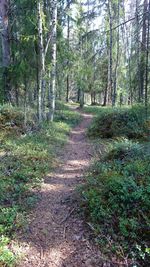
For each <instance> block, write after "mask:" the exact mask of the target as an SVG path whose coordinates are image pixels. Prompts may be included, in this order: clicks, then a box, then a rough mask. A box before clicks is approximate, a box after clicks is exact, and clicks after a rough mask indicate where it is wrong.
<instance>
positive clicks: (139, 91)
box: [135, 0, 141, 102]
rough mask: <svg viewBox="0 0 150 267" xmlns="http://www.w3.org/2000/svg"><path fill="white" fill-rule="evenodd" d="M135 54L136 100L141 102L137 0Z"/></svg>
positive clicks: (137, 9) (137, 1)
mask: <svg viewBox="0 0 150 267" xmlns="http://www.w3.org/2000/svg"><path fill="white" fill-rule="evenodd" d="M135 18H136V45H137V47H136V55H137V79H138V84H137V89H138V101H139V102H141V88H140V44H139V41H140V23H139V0H136V13H135Z"/></svg>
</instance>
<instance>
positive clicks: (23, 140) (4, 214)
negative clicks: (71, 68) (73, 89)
mask: <svg viewBox="0 0 150 267" xmlns="http://www.w3.org/2000/svg"><path fill="white" fill-rule="evenodd" d="M60 106H61V109H60ZM79 120H80V115H79V114H78V113H77V112H75V111H71V110H69V108H68V107H66V106H65V105H63V104H62V103H60V102H59V103H57V111H56V119H55V121H54V122H53V123H45V124H43V126H42V127H41V128H38V127H37V126H36V125H37V124H36V122H35V120H34V117H33V116H31V114H30V117H28V120H27V122H26V125H25V124H24V113H23V111H21V110H20V109H16V108H13V107H9V106H3V107H1V109H0V141H1V147H0V158H1V168H0V180H1V183H0V236H1V238H0V266H14V265H15V262H16V259H17V255H15V254H14V253H13V252H12V251H11V249H9V247H10V243H11V240H12V239H14V238H15V233H16V232H17V231H18V230H20V229H22V230H23V229H24V230H26V227H27V222H26V220H25V217H26V216H25V215H26V213H27V212H28V211H29V209H31V208H33V207H34V205H35V203H36V202H37V199H38V197H37V196H38V194H37V191H38V190H39V188H40V185H41V182H42V181H43V178H44V176H45V174H46V173H47V172H48V171H50V170H51V169H52V168H54V167H56V166H57V161H56V155H57V154H58V152H59V151H60V150H61V149H62V147H63V146H64V144H65V143H66V141H67V135H68V134H69V131H70V129H71V127H73V126H74V125H76V124H77V123H78V122H79Z"/></svg>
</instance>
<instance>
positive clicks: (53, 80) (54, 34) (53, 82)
mask: <svg viewBox="0 0 150 267" xmlns="http://www.w3.org/2000/svg"><path fill="white" fill-rule="evenodd" d="M51 8H52V17H51V20H52V37H51V45H52V48H51V51H52V52H51V97H50V99H51V103H50V105H49V107H50V110H49V117H50V120H51V121H53V120H54V113H55V98H56V59H57V0H53V1H52V6H51Z"/></svg>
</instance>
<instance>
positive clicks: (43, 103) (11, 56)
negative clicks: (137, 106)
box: [0, 0, 150, 121]
mask: <svg viewBox="0 0 150 267" xmlns="http://www.w3.org/2000/svg"><path fill="white" fill-rule="evenodd" d="M149 9H150V3H149V1H148V0H143V1H140V0H135V1H130V0H128V1H127V0H126V1H125V0H121V1H117V0H111V1H89V0H88V1H69V0H68V1H46V0H45V1H44V0H43V1H26V0H24V1H15V2H13V1H6V0H5V1H1V5H0V16H1V50H0V55H1V75H0V84H1V98H0V101H1V103H11V104H12V105H17V106H24V108H25V109H27V108H28V107H31V108H34V109H35V108H36V109H37V114H38V119H39V121H42V120H44V119H46V118H47V119H51V120H53V115H54V110H55V99H56V98H57V99H60V100H61V99H66V101H69V99H72V100H75V101H78V102H80V105H81V106H82V105H83V103H84V102H89V101H90V99H89V95H90V98H91V103H92V104H96V103H99V104H101V105H104V106H105V105H108V104H109V105H112V106H115V105H117V104H120V105H122V104H129V105H131V104H133V103H137V102H138V103H145V106H147V103H148V95H149V77H148V76H149V75H148V74H149V24H150V21H149V20H150V17H149ZM46 114H47V115H46Z"/></svg>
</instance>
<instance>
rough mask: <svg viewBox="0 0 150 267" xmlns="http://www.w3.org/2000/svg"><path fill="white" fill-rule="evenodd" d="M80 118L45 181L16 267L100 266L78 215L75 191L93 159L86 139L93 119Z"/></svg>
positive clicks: (86, 116) (88, 234)
mask: <svg viewBox="0 0 150 267" xmlns="http://www.w3.org/2000/svg"><path fill="white" fill-rule="evenodd" d="M82 117H83V120H82V122H81V123H80V125H79V126H77V127H76V128H74V129H73V130H72V131H71V134H70V138H69V142H68V144H67V145H66V147H65V149H64V151H63V153H62V154H63V155H62V157H61V160H62V164H60V167H59V168H58V169H57V170H56V171H55V172H54V173H52V174H51V175H49V176H48V177H47V178H46V179H45V182H44V185H43V187H42V192H41V193H42V198H41V201H40V203H39V204H38V206H37V208H36V209H35V210H34V214H33V216H34V217H33V218H32V221H31V223H30V227H29V234H28V235H27V237H26V241H25V242H24V244H26V246H25V251H26V257H25V259H24V261H23V262H22V263H21V264H20V265H19V267H30V266H32V267H35V266H36V267H96V266H101V264H100V261H99V256H100V255H99V252H98V248H97V247H96V245H94V244H93V243H92V242H91V241H90V231H88V230H87V227H85V223H84V221H83V219H82V216H81V214H79V208H78V193H77V191H76V190H75V189H76V187H77V186H78V185H80V184H81V183H82V182H83V172H84V171H85V169H86V168H87V167H88V166H89V162H90V160H91V157H92V155H91V153H92V152H91V146H90V144H89V143H88V140H87V139H86V135H85V131H86V129H87V127H88V125H89V124H90V122H91V119H92V116H91V115H87V114H82Z"/></svg>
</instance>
